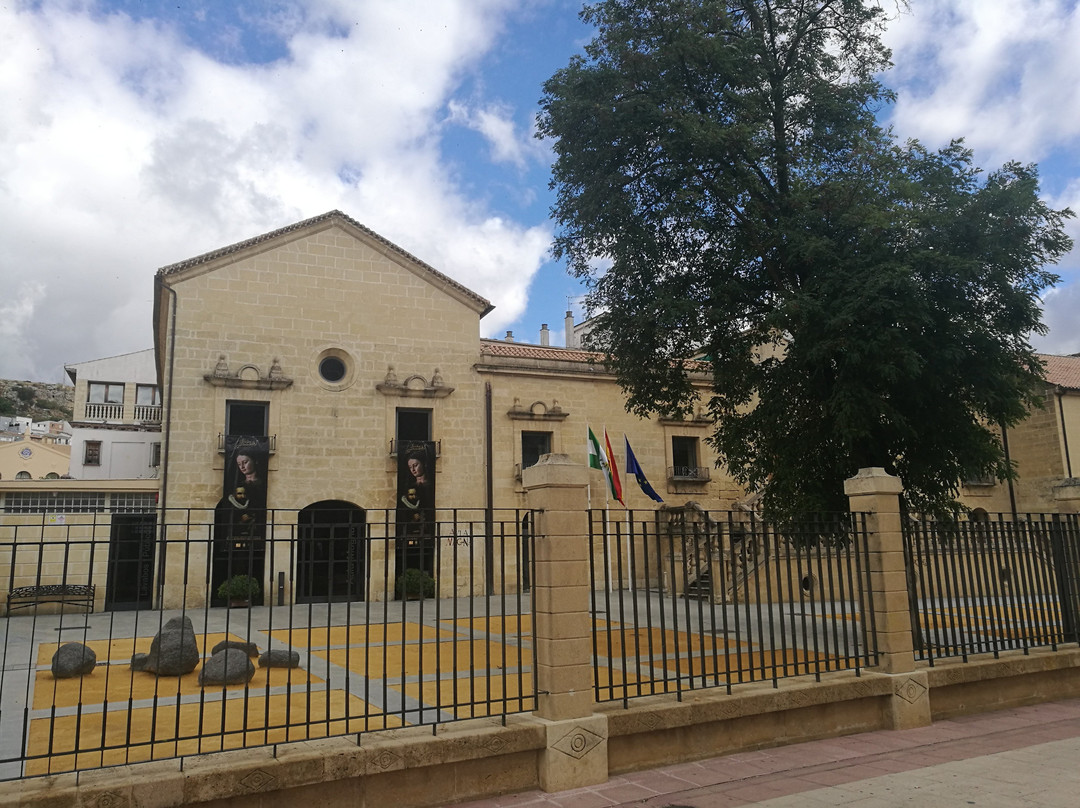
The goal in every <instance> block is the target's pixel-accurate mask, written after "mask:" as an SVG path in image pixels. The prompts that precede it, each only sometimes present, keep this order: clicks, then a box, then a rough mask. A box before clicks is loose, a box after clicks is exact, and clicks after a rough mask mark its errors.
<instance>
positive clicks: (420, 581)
mask: <svg viewBox="0 0 1080 808" xmlns="http://www.w3.org/2000/svg"><path fill="white" fill-rule="evenodd" d="M397 593H398V597H405V598H415V597H421V596H422V597H425V598H430V597H432V596H433V595H434V594H435V579H434V578H432V577H431V576H430V575H428V574H427V573H426V572H424V571H423V570H418V569H412V568H410V569H407V570H405V572H404V573H402V575H401V577H399V578H398V580H397Z"/></svg>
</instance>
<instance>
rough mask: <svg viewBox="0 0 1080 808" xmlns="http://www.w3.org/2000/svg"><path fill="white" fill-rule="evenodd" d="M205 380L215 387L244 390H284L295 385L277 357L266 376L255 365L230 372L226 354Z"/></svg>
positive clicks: (206, 375)
mask: <svg viewBox="0 0 1080 808" xmlns="http://www.w3.org/2000/svg"><path fill="white" fill-rule="evenodd" d="M203 379H205V380H206V381H208V382H209V383H210V384H212V385H214V387H235V388H239V389H242V390H284V389H285V388H286V387H291V386H292V383H293V380H292V379H290V378H288V377H287V376H286V375H285V371H283V370H282V369H281V362H280V361H279V360H278V358H277V357H276V356H275V357H274V359H273V361H272V362H271V363H270V372H269V373H267V374H266V375H265V376H264V375H263V374H262V372H261V371H260V370H259V369H258V368H257V367H256V366H255V365H243V366H242V367H241V368H240V369H239V370H237V371H235V372H233V371H231V370H229V363H228V362H227V361H226V359H225V354H221V355H220V356H218V361H217V364H216V365H214V369H213V370H212V371H211V372H210V373H207V374H205V375H204V376H203Z"/></svg>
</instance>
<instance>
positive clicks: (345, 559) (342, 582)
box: [296, 500, 367, 603]
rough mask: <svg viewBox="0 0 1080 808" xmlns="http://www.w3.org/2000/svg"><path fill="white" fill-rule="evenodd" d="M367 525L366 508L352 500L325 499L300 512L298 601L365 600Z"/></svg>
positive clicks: (297, 577)
mask: <svg viewBox="0 0 1080 808" xmlns="http://www.w3.org/2000/svg"><path fill="white" fill-rule="evenodd" d="M366 528H367V520H366V516H365V512H364V509H363V508H360V507H358V506H356V505H353V504H352V503H351V502H343V501H341V500H324V501H322V502H316V503H313V504H311V505H308V506H307V507H306V508H304V509H303V510H302V511H300V514H299V519H298V531H297V536H298V539H299V541H298V547H297V557H296V602H297V603H339V602H342V601H349V600H363V599H364V592H365V586H364V584H365V581H366V569H367V565H366V563H365V560H366V555H367V553H366V550H367V543H366V541H365V539H366V536H367V529H366Z"/></svg>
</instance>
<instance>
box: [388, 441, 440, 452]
mask: <svg viewBox="0 0 1080 808" xmlns="http://www.w3.org/2000/svg"><path fill="white" fill-rule="evenodd" d="M405 442H406V443H414V441H405ZM434 443H435V456H436V457H442V441H441V440H437V441H435V442H434ZM397 455H398V440H397V439H396V438H391V439H390V456H391V457H397Z"/></svg>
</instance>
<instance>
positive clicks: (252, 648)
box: [210, 640, 259, 657]
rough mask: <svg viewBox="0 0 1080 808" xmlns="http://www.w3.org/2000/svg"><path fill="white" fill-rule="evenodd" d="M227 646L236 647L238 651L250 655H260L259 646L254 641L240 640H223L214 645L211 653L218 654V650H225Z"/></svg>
mask: <svg viewBox="0 0 1080 808" xmlns="http://www.w3.org/2000/svg"><path fill="white" fill-rule="evenodd" d="M226 648H235V649H236V650H237V651H243V652H244V653H245V654H247V655H248V656H249V657H250V656H258V655H259V646H257V645H256V644H255V643H253V642H240V641H239V640H222V641H221V642H219V643H218V644H217V645H215V646H214V647H213V649H212V650H211V651H210V654H211V655H213V654H216V653H217V652H218V651H224V650H225V649H226Z"/></svg>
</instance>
